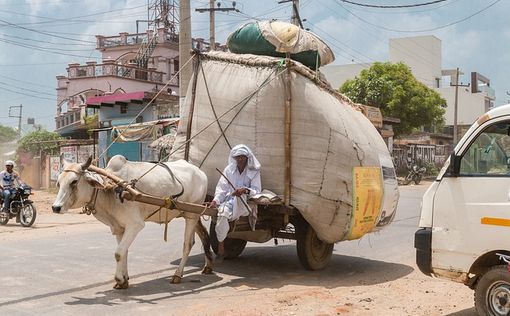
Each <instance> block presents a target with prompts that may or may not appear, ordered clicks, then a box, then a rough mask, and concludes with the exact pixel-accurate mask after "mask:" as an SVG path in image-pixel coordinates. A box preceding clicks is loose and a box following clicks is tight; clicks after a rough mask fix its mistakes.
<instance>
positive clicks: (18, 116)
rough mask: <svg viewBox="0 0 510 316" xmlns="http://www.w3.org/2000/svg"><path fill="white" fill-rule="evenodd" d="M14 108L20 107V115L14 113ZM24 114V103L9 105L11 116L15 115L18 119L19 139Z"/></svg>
mask: <svg viewBox="0 0 510 316" xmlns="http://www.w3.org/2000/svg"><path fill="white" fill-rule="evenodd" d="M12 109H19V114H18V115H13V114H12ZM22 114H23V104H20V105H13V106H10V107H9V117H15V118H17V119H18V139H21V117H22Z"/></svg>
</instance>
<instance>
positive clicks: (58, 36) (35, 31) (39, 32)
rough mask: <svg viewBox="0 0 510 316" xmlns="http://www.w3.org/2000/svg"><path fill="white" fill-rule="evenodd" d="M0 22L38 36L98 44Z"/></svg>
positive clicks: (4, 21) (0, 20)
mask: <svg viewBox="0 0 510 316" xmlns="http://www.w3.org/2000/svg"><path fill="white" fill-rule="evenodd" d="M0 22H3V23H5V24H6V25H10V26H12V27H15V28H20V29H23V30H27V31H30V32H34V33H38V34H42V35H46V36H53V37H57V38H62V39H66V40H70V41H76V42H83V43H94V44H95V43H96V42H92V41H85V40H78V39H75V38H70V37H65V36H60V35H54V34H50V33H46V32H41V31H38V30H34V29H31V28H28V27H24V26H21V25H18V24H16V23H11V22H9V21H6V20H2V19H0Z"/></svg>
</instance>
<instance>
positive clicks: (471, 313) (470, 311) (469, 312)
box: [448, 307, 476, 316]
mask: <svg viewBox="0 0 510 316" xmlns="http://www.w3.org/2000/svg"><path fill="white" fill-rule="evenodd" d="M448 316H476V310H475V308H474V307H472V308H466V309H463V310H461V311H458V312H455V313H451V314H448Z"/></svg>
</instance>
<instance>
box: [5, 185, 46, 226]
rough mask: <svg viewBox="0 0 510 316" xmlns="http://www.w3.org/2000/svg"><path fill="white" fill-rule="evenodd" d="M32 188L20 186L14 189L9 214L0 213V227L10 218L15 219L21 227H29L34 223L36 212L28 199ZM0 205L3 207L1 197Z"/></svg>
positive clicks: (32, 203)
mask: <svg viewBox="0 0 510 316" xmlns="http://www.w3.org/2000/svg"><path fill="white" fill-rule="evenodd" d="M30 194H32V188H31V187H30V186H29V185H26V184H22V185H20V186H18V187H17V188H16V191H15V192H14V194H13V195H12V196H11V203H10V205H9V212H0V225H6V224H7V223H8V222H9V220H10V219H11V218H14V217H16V223H20V224H21V226H23V227H30V226H32V225H33V224H34V222H35V217H36V216H37V211H36V209H35V206H34V202H33V201H31V200H30V199H29V197H30ZM0 205H3V197H1V196H0Z"/></svg>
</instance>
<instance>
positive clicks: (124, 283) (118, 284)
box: [113, 277, 129, 290]
mask: <svg viewBox="0 0 510 316" xmlns="http://www.w3.org/2000/svg"><path fill="white" fill-rule="evenodd" d="M123 279H124V281H122V280H120V279H119V278H115V282H116V283H115V285H114V286H113V288H114V289H116V290H124V289H127V288H128V287H129V277H123Z"/></svg>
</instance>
